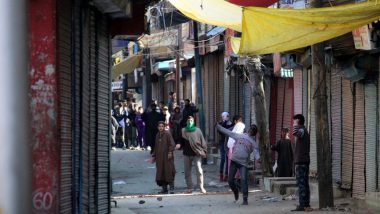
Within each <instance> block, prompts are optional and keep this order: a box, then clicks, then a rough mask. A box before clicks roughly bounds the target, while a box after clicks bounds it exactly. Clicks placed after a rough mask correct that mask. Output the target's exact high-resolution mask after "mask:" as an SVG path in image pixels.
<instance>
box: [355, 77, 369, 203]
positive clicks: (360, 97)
mask: <svg viewBox="0 0 380 214" xmlns="http://www.w3.org/2000/svg"><path fill="white" fill-rule="evenodd" d="M355 88H356V94H355V129H354V135H355V136H354V160H353V166H354V168H353V170H354V172H353V188H352V196H353V197H354V198H359V199H363V198H364V195H365V173H364V172H365V137H366V136H365V121H364V118H365V116H364V109H365V106H364V85H363V84H361V83H356V84H355Z"/></svg>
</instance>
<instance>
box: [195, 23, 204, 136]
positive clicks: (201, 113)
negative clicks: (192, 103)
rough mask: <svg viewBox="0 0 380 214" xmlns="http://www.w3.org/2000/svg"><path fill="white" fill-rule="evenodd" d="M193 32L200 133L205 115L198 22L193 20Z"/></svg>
mask: <svg viewBox="0 0 380 214" xmlns="http://www.w3.org/2000/svg"><path fill="white" fill-rule="evenodd" d="M193 32H194V55H195V56H194V57H195V75H196V80H197V81H196V82H197V84H196V85H197V101H198V108H199V125H200V128H201V130H202V133H203V134H204V133H205V116H204V110H203V95H202V74H201V58H200V56H199V42H198V22H196V21H193Z"/></svg>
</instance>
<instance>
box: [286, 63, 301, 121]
mask: <svg viewBox="0 0 380 214" xmlns="http://www.w3.org/2000/svg"><path fill="white" fill-rule="evenodd" d="M293 83H294V114H302V93H303V90H302V88H303V86H302V70H299V69H295V70H294V77H293ZM289 128H290V127H289Z"/></svg>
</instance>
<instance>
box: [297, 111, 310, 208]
mask: <svg viewBox="0 0 380 214" xmlns="http://www.w3.org/2000/svg"><path fill="white" fill-rule="evenodd" d="M293 120H294V123H293V135H294V137H295V143H296V149H295V154H294V156H295V158H294V164H295V168H296V179H297V185H298V194H299V205H298V206H297V207H296V209H294V210H292V211H306V212H308V211H312V209H311V207H310V189H309V164H310V135H309V133H308V131H307V129H306V127H305V117H304V116H303V115H302V114H296V115H294V117H293Z"/></svg>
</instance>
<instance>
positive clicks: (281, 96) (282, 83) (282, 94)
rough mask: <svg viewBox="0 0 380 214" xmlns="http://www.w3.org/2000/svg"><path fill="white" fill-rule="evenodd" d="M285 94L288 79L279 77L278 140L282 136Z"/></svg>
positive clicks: (276, 133)
mask: <svg viewBox="0 0 380 214" xmlns="http://www.w3.org/2000/svg"><path fill="white" fill-rule="evenodd" d="M285 95H286V80H285V79H282V78H277V108H276V109H277V113H276V132H275V133H274V134H275V135H276V141H275V142H277V141H278V140H279V139H280V137H281V129H282V124H283V121H284V109H285Z"/></svg>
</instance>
